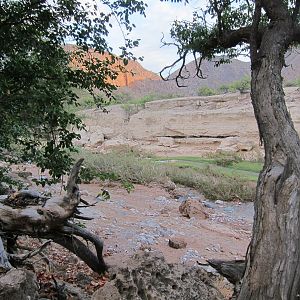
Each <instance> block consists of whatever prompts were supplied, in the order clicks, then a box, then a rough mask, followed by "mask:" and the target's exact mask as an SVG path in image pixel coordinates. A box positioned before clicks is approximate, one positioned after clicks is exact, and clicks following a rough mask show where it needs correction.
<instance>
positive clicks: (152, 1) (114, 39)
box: [110, 0, 206, 73]
mask: <svg viewBox="0 0 300 300" xmlns="http://www.w3.org/2000/svg"><path fill="white" fill-rule="evenodd" d="M189 2H190V3H189V4H187V5H184V4H183V3H171V2H170V1H168V2H161V1H159V0H147V1H146V3H147V4H148V8H147V10H146V18H144V17H142V16H135V17H134V18H132V21H133V23H134V24H135V25H136V28H135V29H134V32H133V33H132V34H131V35H130V37H131V38H132V39H136V38H140V39H141V41H140V46H139V47H138V48H136V49H135V50H134V51H133V52H134V54H135V55H136V56H137V57H139V56H143V57H144V61H143V62H141V64H142V65H143V67H144V68H146V69H148V70H151V71H153V72H156V73H157V72H159V71H160V70H161V69H162V68H163V67H164V66H166V65H168V64H171V63H172V62H173V61H174V60H176V57H177V56H176V49H174V48H173V47H162V48H161V38H162V36H163V34H164V35H165V36H166V37H167V36H168V33H169V31H170V28H171V24H172V22H173V21H174V20H176V19H177V20H191V18H192V13H193V11H194V10H197V8H199V7H203V8H204V7H205V3H206V1H205V0H190V1H189ZM121 40H122V34H121V32H120V29H118V28H117V26H116V27H115V29H114V30H113V32H112V33H111V37H110V41H111V44H112V45H113V46H114V49H115V52H117V50H116V48H117V46H119V45H120V41H121ZM116 54H118V53H116Z"/></svg>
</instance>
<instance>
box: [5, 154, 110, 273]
mask: <svg viewBox="0 0 300 300" xmlns="http://www.w3.org/2000/svg"><path fill="white" fill-rule="evenodd" d="M82 162H83V159H80V160H78V161H77V162H76V163H75V165H74V167H73V168H72V170H71V172H70V175H69V179H68V183H67V186H66V195H65V196H57V197H51V198H48V199H46V198H43V201H42V203H40V204H36V203H39V202H35V201H29V199H31V200H32V199H33V200H34V196H35V195H36V196H37V197H40V196H39V194H38V193H34V192H29V191H26V192H24V191H22V192H21V193H19V194H18V193H15V194H13V195H12V196H11V197H8V198H7V199H6V200H5V203H3V202H2V203H0V229H1V234H0V235H1V236H3V237H5V236H8V235H11V234H13V235H28V236H31V237H38V238H45V239H52V240H53V241H54V242H56V243H58V244H60V245H62V246H64V247H65V248H67V249H68V250H70V251H71V252H73V253H74V254H76V255H77V256H78V257H80V258H81V259H82V260H83V261H84V262H85V263H87V265H88V266H89V267H90V268H91V269H93V271H95V272H98V273H103V272H104V271H105V270H106V268H107V267H106V265H105V262H104V260H103V257H102V251H103V243H102V241H101V240H100V239H99V237H97V236H96V235H94V234H92V233H91V232H89V231H87V230H85V229H83V228H80V227H78V226H76V225H74V224H72V223H71V222H70V220H72V219H73V218H74V216H76V217H77V212H78V210H77V207H78V205H79V204H80V202H81V198H80V192H79V187H78V185H77V183H76V181H77V178H78V174H79V171H80V167H81V165H82ZM20 197H23V198H20ZM15 199H18V202H17V203H18V204H17V206H16V207H15V206H14V201H15ZM20 199H21V200H22V199H24V201H27V202H26V203H28V204H29V205H26V206H25V207H20V203H21V202H20ZM34 204H35V205H34ZM77 237H79V238H81V239H84V240H86V241H89V242H91V243H92V244H93V245H94V246H95V249H96V254H95V253H94V252H93V251H91V250H90V249H89V248H88V246H87V245H86V244H85V243H83V242H82V241H81V240H80V239H78V238H77ZM0 246H1V245H0ZM0 258H1V257H0ZM0 262H1V261H0Z"/></svg>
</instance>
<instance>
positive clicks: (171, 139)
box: [80, 88, 300, 155]
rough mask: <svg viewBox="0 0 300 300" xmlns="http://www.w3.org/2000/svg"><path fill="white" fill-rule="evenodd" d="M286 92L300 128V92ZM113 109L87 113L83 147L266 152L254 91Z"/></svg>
mask: <svg viewBox="0 0 300 300" xmlns="http://www.w3.org/2000/svg"><path fill="white" fill-rule="evenodd" d="M286 95H287V96H286V100H287V105H288V107H289V110H290V113H291V115H292V117H293V120H294V124H295V127H296V129H297V130H298V131H300V101H299V100H300V92H299V91H298V89H297V88H287V90H286ZM108 110H109V111H110V112H109V113H108V114H107V113H103V112H102V111H101V110H95V109H91V110H87V111H84V115H85V123H86V125H87V132H82V133H81V134H82V139H81V141H80V143H81V144H82V145H85V146H86V147H91V148H93V149H96V150H97V151H102V152H103V151H108V150H111V149H113V148H115V147H119V146H124V145H126V146H130V147H136V148H139V149H141V150H146V151H149V152H153V153H155V154H159V155H181V154H182V155H183V154H184V155H201V154H204V153H207V152H216V151H225V152H226V151H227V152H243V153H252V154H253V155H256V154H257V153H261V151H262V147H261V145H260V141H259V135H258V129H257V125H256V120H255V118H254V114H253V108H252V105H251V99H250V95H249V94H242V95H241V94H239V93H235V94H225V95H218V96H210V97H187V98H177V99H169V100H159V101H153V102H148V103H146V104H145V107H144V108H142V107H140V108H138V107H133V106H132V107H130V106H121V105H115V106H111V107H109V108H108Z"/></svg>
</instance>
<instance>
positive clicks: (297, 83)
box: [285, 78, 300, 87]
mask: <svg viewBox="0 0 300 300" xmlns="http://www.w3.org/2000/svg"><path fill="white" fill-rule="evenodd" d="M285 86H286V87H290V86H294V87H300V78H297V79H295V80H292V81H287V82H285Z"/></svg>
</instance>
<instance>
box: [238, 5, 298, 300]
mask: <svg viewBox="0 0 300 300" xmlns="http://www.w3.org/2000/svg"><path fill="white" fill-rule="evenodd" d="M269 2H270V1H269ZM271 2H272V1H271ZM269 6H270V5H269ZM267 13H270V14H272V13H274V10H271V11H270V12H268V10H267ZM277 13H278V16H277V17H276V16H273V17H274V22H273V24H272V25H271V26H269V28H268V29H267V31H266V32H265V33H264V35H263V38H262V41H261V44H260V47H259V51H254V52H253V53H252V54H253V55H252V56H251V67H252V83H251V85H252V88H251V93H252V94H251V96H252V103H253V107H254V112H255V117H256V119H257V123H258V126H259V131H260V137H261V139H262V140H263V142H264V146H265V164H264V167H263V171H262V173H261V174H260V177H259V180H258V185H257V195H256V200H255V205H254V206H255V219H254V225H253V237H252V241H251V247H250V252H249V256H248V261H247V267H246V272H245V276H244V278H243V283H242V287H241V291H240V294H239V297H238V299H243V300H244V299H247V300H249V299H253V300H260V299H261V300H266V299H274V300H292V299H300V271H299V270H300V249H299V248H300V140H299V136H298V134H297V132H296V130H295V128H294V125H293V122H292V119H291V116H290V114H289V112H288V109H287V107H286V104H285V100H284V91H283V87H282V77H281V70H282V68H283V66H284V54H285V52H286V50H287V48H288V46H289V45H290V43H291V34H292V32H293V28H294V27H293V24H292V23H291V19H290V18H285V17H284V14H283V13H282V14H279V12H277Z"/></svg>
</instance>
